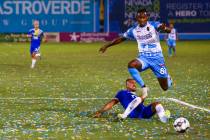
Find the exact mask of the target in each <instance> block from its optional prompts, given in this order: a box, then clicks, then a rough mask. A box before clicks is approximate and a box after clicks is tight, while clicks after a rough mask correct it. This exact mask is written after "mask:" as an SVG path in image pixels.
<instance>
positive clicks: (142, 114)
mask: <svg viewBox="0 0 210 140" xmlns="http://www.w3.org/2000/svg"><path fill="white" fill-rule="evenodd" d="M155 113H156V112H154V111H152V104H150V105H148V106H144V105H143V103H141V104H140V105H138V106H137V107H136V108H135V109H134V110H133V111H132V112H131V114H130V115H129V117H130V118H139V119H149V118H151V117H152V116H153V115H155Z"/></svg>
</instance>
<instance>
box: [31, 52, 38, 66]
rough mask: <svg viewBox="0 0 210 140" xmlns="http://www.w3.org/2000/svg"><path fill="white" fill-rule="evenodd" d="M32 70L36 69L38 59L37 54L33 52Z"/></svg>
mask: <svg viewBox="0 0 210 140" xmlns="http://www.w3.org/2000/svg"><path fill="white" fill-rule="evenodd" d="M31 59H32V60H31V61H32V62H31V68H32V69H33V68H34V67H35V64H36V59H37V57H36V53H35V52H33V53H32V54H31Z"/></svg>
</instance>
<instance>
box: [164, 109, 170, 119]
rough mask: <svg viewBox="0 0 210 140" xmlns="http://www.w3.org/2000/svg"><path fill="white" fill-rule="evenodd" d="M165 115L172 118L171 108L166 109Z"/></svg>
mask: <svg viewBox="0 0 210 140" xmlns="http://www.w3.org/2000/svg"><path fill="white" fill-rule="evenodd" d="M165 116H166V117H167V118H170V117H171V112H170V111H169V110H166V111H165Z"/></svg>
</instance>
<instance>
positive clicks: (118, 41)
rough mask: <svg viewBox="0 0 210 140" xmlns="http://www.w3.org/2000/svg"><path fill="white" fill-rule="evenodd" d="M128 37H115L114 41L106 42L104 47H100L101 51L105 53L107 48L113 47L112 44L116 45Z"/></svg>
mask: <svg viewBox="0 0 210 140" xmlns="http://www.w3.org/2000/svg"><path fill="white" fill-rule="evenodd" d="M125 40H126V38H125V37H118V38H116V39H114V40H113V41H112V42H110V43H108V44H105V45H104V46H103V47H101V48H100V49H99V52H101V53H104V52H105V51H106V49H107V48H109V47H111V46H114V45H117V44H119V43H121V42H123V41H125Z"/></svg>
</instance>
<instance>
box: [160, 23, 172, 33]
mask: <svg viewBox="0 0 210 140" xmlns="http://www.w3.org/2000/svg"><path fill="white" fill-rule="evenodd" d="M158 30H160V31H163V32H165V33H170V32H171V28H169V27H167V26H166V24H165V23H162V24H161V25H160V26H159V27H158Z"/></svg>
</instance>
